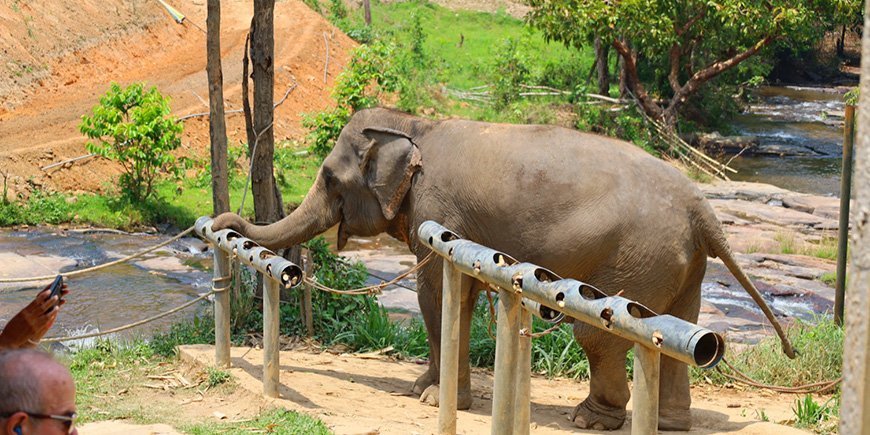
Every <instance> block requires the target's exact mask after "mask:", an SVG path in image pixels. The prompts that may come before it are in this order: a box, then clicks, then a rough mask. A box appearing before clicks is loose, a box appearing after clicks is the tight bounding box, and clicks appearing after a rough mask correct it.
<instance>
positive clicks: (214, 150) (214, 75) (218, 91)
mask: <svg viewBox="0 0 870 435" xmlns="http://www.w3.org/2000/svg"><path fill="white" fill-rule="evenodd" d="M206 27H207V28H208V32H207V33H208V35H207V39H206V53H207V62H206V72H207V73H208V111H209V117H208V127H209V128H208V132H209V138H210V139H211V197H212V204H213V205H214V214H215V216H217V215H218V214H221V213H224V212H228V211H230V192H229V178H228V175H227V127H226V118H225V117H224V90H223V71H222V70H221V3H220V0H208V18H207V19H206Z"/></svg>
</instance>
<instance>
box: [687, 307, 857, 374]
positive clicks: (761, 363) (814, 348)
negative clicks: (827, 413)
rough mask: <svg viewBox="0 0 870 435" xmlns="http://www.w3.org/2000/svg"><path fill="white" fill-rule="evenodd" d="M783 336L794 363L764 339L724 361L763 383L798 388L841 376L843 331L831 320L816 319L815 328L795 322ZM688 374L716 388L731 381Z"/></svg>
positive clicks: (774, 342)
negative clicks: (788, 342)
mask: <svg viewBox="0 0 870 435" xmlns="http://www.w3.org/2000/svg"><path fill="white" fill-rule="evenodd" d="M786 333H787V335H788V337H789V339H790V340H791V343H792V345H793V346H794V347H795V349H797V350H798V352H799V353H800V354H799V355H798V357H797V358H796V359H794V360H792V359H789V358H788V357H787V356H786V355H785V353H783V351H782V346H781V344H780V341H779V339H778V338H776V337H768V338H765V339H763V340H762V341H760V342H759V343H758V344H755V345H753V346H750V347H748V348H746V349H745V350H743V351H742V352H740V353H738V354H736V355H734V354H733V353H729V355H728V356H727V358H728V360H729V361H730V362H731V364H732V365H734V366H735V367H736V368H737V369H738V370H740V371H742V372H743V373H745V374H746V375H747V376H749V377H750V378H752V379H755V380H756V381H758V382H761V383H764V384H771V385H781V386H798V385H806V384H812V383H816V382H822V381H831V380H834V379H837V378H839V377H840V376H841V374H842V361H843V337H844V332H843V328H842V327H840V326H837V325H836V324H835V323H834V321H833V319H831V318H827V317H825V318H822V317H820V318H819V319H818V320H817V323H816V324H815V325H811V324H809V323H804V322H801V321H797V323H795V324H794V325H793V326H791V327H790V328H788V329H787V331H786ZM723 370H727V368H723ZM692 373H693V378H694V379H695V380H705V381H708V382H712V383H714V384H719V385H724V384H727V383H730V382H732V381H731V380H730V379H728V378H726V377H725V376H723V375H721V374H720V373H719V372H717V371H713V370H701V369H693V370H692Z"/></svg>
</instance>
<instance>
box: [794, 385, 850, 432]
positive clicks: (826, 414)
mask: <svg viewBox="0 0 870 435" xmlns="http://www.w3.org/2000/svg"><path fill="white" fill-rule="evenodd" d="M792 412H794V415H795V420H794V425H795V427H799V428H803V429H810V430H812V431H813V432H816V433H836V431H837V422H836V420H837V416H838V415H839V413H840V398H839V396H834V397H831V398H830V399H828V400H827V401H825V402H824V403H819V402H816V401H815V400H814V399H813V396H811V395H809V394H807V395H806V396H803V397H802V398H800V399H797V400H795V403H794V406H793V407H792Z"/></svg>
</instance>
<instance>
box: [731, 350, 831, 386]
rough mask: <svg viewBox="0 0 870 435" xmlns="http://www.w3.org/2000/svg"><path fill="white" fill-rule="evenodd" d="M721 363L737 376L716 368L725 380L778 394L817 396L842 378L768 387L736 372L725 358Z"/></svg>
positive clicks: (738, 371)
mask: <svg viewBox="0 0 870 435" xmlns="http://www.w3.org/2000/svg"><path fill="white" fill-rule="evenodd" d="M722 363H723V364H725V366H726V367H728V369H729V370H731V371H732V372H734V373H735V374H736V375H737V376H734V375H731V374H728V373H725V371H724V370H722V368H721V367H718V366H717V367H716V370H717V371H718V372H719V373H721V374H722V376H725V377H726V378H728V379H731V380H732V381H735V382H739V383H741V384H745V385H749V386H751V387H755V388H762V389H765V390H771V391H776V392H778V393H786V394H810V393H818V394H821V393H824V392H827V391H830V390H832V389H833V388H834V387H836V386H837V384H839V383H840V382H841V381H842V380H843V377H842V376H840V377H839V378H837V379H834V380H833V381H821V382H815V383H812V384H805V385H798V386H796V387H783V386H779V385H770V384H764V383H761V382H758V381H756V380H754V379H752V378H750V377H749V376H748V375H746V374H745V373H743V372H741V371H740V370H737V368H736V367H734V366H733V365H731V363H730V362H728V360H727V359H725V358H722Z"/></svg>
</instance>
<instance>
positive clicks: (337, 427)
mask: <svg viewBox="0 0 870 435" xmlns="http://www.w3.org/2000/svg"><path fill="white" fill-rule="evenodd" d="M181 357H182V358H183V359H185V360H187V361H194V362H198V363H200V364H203V365H211V364H213V363H214V348H213V347H212V346H205V345H193V346H183V347H182V348H181ZM232 364H233V367H234V368H232V369H230V372H231V373H232V374H233V375H234V377H235V379H236V380H237V382H238V383H239V384H240V386H241V387H242V388H243V389H245V390H247V391H248V392H251V393H253V394H261V393H262V391H263V390H262V388H263V386H262V383H261V382H260V379H261V377H262V373H263V371H262V365H263V353H262V351H261V350H257V349H246V348H233V349H232ZM424 370H425V365H421V364H415V363H413V362H406V361H394V360H391V359H389V358H388V357H383V356H369V355H366V356H360V355H347V354H343V355H333V354H329V353H311V352H307V351H303V350H290V351H282V352H281V387H280V394H281V399H277V400H274V401H273V402H272V403H273V404H274V405H276V406H281V407H285V408H287V409H291V410H295V411H299V412H303V413H306V414H309V415H312V416H314V417H317V418H319V419H321V420H323V421H324V422H325V423H326V424H327V425H329V426H330V428H332V429H333V430H334V431H335V433H336V434H429V433H434V432H435V431H436V429H437V422H438V413H437V408H433V407H430V406H427V405H424V404H421V403H420V402H419V401H418V400H417V398H416V397H412V396H410V395H409V394H408V391H409V389H410V386H411V384H412V383H413V381H414V379H416V378H417V376H419V375H420V374H421V373H423V371H424ZM472 385H473V388H474V395H475V404H474V405H473V406H472V408H471V410H469V411H460V412H459V422H458V427H459V433H465V434H480V433H489V431H490V424H491V419H490V414H491V412H492V408H491V406H492V402H491V400H492V373H491V372H489V371H487V370H481V369H475V370H474V372H473V375H472ZM588 388H589V385H588V383H587V382H577V381H572V380H565V379H556V380H548V379H545V378H543V377H537V376H534V377H533V378H532V433H535V434H564V433H594V432H586V431H580V430H578V429H577V428H575V427H574V426H573V424H572V423H571V422H570V421H569V420H568V416H569V415H570V413H571V410H572V409H573V407H574V405H576V404H577V403H578V402H579V401H580V400H582V399H583V398H584V397H585V396H586V394H587V393H588ZM692 396H693V398H694V404H693V416H694V419H695V428H694V429H693V430H692V431H691V432H688V433H692V434H709V433H740V434H759V435H769V434H771V433H776V434H790V433H805V432H803V431H800V430H797V429H794V428H791V427H788V426H783V425H781V424H775V423H771V422H783V421H786V420H788V419H789V418H792V412H791V405H792V403H793V401H794V396H784V395H778V394H773V393H767V392H755V391H742V390H733V389H724V388H718V387H716V388H714V387H707V386H695V387H693V391H692ZM630 407H631V405H629V409H630ZM762 415H765V416H767V418H768V419H769V420H770V421H771V422H763V421H761V420H762V417H761V416H762ZM629 423H630V421H629ZM630 430H631V429H630V424H626V425H625V426H624V427H623V428H622V429H621V430H619V431H615V432H612V433H630Z"/></svg>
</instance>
